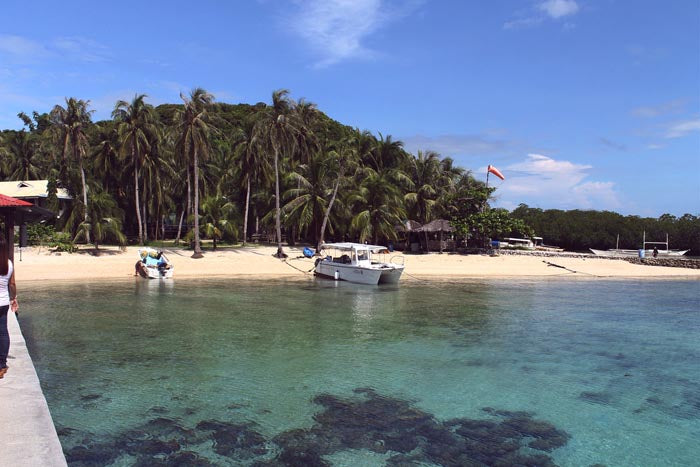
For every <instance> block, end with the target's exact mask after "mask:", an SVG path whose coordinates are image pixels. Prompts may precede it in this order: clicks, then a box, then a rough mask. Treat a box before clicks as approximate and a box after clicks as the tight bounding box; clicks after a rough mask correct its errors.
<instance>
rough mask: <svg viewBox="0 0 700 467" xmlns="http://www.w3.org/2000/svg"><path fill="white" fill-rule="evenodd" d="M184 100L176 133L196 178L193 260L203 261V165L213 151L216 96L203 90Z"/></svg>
mask: <svg viewBox="0 0 700 467" xmlns="http://www.w3.org/2000/svg"><path fill="white" fill-rule="evenodd" d="M180 98H181V99H182V100H183V101H184V103H185V107H184V109H179V110H178V111H177V113H176V114H175V119H176V122H177V123H176V125H177V128H176V131H177V134H178V136H179V138H178V147H179V148H180V150H181V151H182V154H183V155H184V156H185V158H186V159H187V161H188V162H189V163H191V165H192V169H193V179H194V206H193V209H194V213H193V214H194V254H193V255H192V257H193V258H201V257H202V256H203V255H202V246H201V242H200V238H199V162H200V158H201V159H206V158H207V157H208V156H209V152H210V150H211V144H210V142H209V135H210V134H211V132H212V129H213V127H211V126H210V124H209V114H208V111H207V110H208V107H209V105H210V104H211V103H212V102H213V101H214V96H212V95H211V94H209V93H208V92H206V91H205V90H204V89H202V88H196V89H193V90H192V92H191V93H190V96H189V98H188V97H186V96H184V95H183V94H180Z"/></svg>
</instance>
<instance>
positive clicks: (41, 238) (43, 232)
mask: <svg viewBox="0 0 700 467" xmlns="http://www.w3.org/2000/svg"><path fill="white" fill-rule="evenodd" d="M54 235H56V230H55V229H54V228H53V226H52V225H44V224H27V237H28V238H27V243H28V244H29V245H44V244H46V243H49V242H51V241H52V239H53V237H54Z"/></svg>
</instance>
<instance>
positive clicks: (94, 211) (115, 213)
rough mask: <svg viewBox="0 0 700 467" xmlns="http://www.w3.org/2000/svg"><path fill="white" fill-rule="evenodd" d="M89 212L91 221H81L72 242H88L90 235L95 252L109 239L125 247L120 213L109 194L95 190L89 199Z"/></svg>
mask: <svg viewBox="0 0 700 467" xmlns="http://www.w3.org/2000/svg"><path fill="white" fill-rule="evenodd" d="M89 211H90V217H89V218H90V219H92V221H83V222H81V223H80V224H79V225H78V227H77V233H76V234H75V237H74V238H73V242H77V241H78V240H79V239H80V238H85V240H86V241H88V239H89V238H90V236H91V235H92V238H93V239H94V240H95V249H96V250H99V248H100V242H102V241H103V240H105V239H107V238H110V237H111V238H113V239H114V240H116V242H117V243H118V244H119V245H126V236H125V235H124V234H123V233H122V223H121V217H122V212H121V210H120V209H119V208H118V207H117V203H116V202H115V201H114V199H113V198H112V197H111V196H110V195H109V193H107V192H106V191H103V190H99V189H98V190H95V191H94V193H93V194H92V196H91V197H90V208H89Z"/></svg>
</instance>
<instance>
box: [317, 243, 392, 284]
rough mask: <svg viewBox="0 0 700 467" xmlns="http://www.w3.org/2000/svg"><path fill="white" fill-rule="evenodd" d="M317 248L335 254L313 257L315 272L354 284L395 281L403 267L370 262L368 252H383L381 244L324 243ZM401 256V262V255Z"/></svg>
mask: <svg viewBox="0 0 700 467" xmlns="http://www.w3.org/2000/svg"><path fill="white" fill-rule="evenodd" d="M321 250H336V251H337V252H339V253H340V255H338V256H333V255H328V256H325V257H323V258H318V259H317V260H316V267H315V273H316V275H319V276H323V277H327V278H330V279H334V280H337V281H338V280H341V281H348V282H354V283H357V284H369V285H376V284H395V283H397V282H399V279H400V278H401V274H402V273H403V270H404V265H403V264H397V263H394V262H393V258H392V262H391V263H384V262H380V261H373V260H372V255H376V254H378V253H384V252H387V253H388V251H389V250H387V248H386V247H384V246H379V245H365V244H362V243H350V242H345V243H324V244H323V245H322V246H321ZM397 258H401V260H402V263H403V258H402V257H397Z"/></svg>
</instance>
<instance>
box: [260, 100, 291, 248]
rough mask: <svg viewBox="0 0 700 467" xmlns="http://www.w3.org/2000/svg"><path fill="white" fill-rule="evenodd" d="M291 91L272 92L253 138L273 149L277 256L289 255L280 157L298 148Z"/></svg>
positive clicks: (263, 145) (266, 147) (261, 146)
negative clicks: (284, 234) (285, 241)
mask: <svg viewBox="0 0 700 467" xmlns="http://www.w3.org/2000/svg"><path fill="white" fill-rule="evenodd" d="M288 94H289V91H287V90H286V89H280V90H277V91H274V92H273V93H272V106H269V107H267V108H265V109H264V110H263V111H262V115H261V117H260V119H259V120H258V122H257V123H256V125H255V129H254V135H255V136H254V141H255V142H256V144H258V145H259V147H260V148H261V149H262V150H267V151H271V152H272V154H273V160H274V167H275V227H276V230H277V253H275V256H276V257H278V258H285V257H286V256H287V255H286V254H285V253H284V251H283V250H282V222H281V217H280V176H279V159H280V155H281V156H283V157H284V156H289V155H291V154H292V153H293V152H294V149H295V148H296V143H297V141H296V137H297V135H298V134H299V124H298V122H297V119H296V116H295V115H294V112H293V110H294V107H295V105H296V104H295V102H294V101H293V100H292V99H291V98H290V97H289V96H288Z"/></svg>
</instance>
